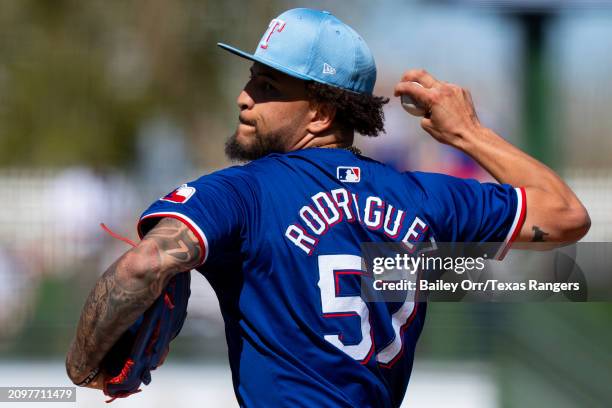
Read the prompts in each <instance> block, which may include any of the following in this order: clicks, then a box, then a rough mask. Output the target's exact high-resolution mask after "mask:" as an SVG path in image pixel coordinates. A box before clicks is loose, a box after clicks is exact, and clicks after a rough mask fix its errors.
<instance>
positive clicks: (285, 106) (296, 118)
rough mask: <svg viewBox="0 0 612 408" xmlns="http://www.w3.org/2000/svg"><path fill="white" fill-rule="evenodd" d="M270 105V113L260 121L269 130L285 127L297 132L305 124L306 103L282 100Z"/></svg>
mask: <svg viewBox="0 0 612 408" xmlns="http://www.w3.org/2000/svg"><path fill="white" fill-rule="evenodd" d="M275 105H276V106H271V110H270V115H269V116H268V117H267V118H266V120H262V122H263V123H264V124H265V125H266V128H267V129H269V130H272V129H285V130H288V131H292V132H299V130H300V129H301V128H302V127H304V126H305V122H306V118H307V116H306V115H307V112H308V104H306V103H304V102H303V101H292V102H283V103H278V104H275Z"/></svg>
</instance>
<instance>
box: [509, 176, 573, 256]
mask: <svg viewBox="0 0 612 408" xmlns="http://www.w3.org/2000/svg"><path fill="white" fill-rule="evenodd" d="M525 196H526V200H525V201H526V216H525V222H524V223H523V226H522V228H521V230H520V233H519V235H518V236H517V238H516V242H544V243H546V242H547V243H549V244H548V245H547V244H537V245H532V246H531V247H530V249H551V248H554V247H557V246H559V245H562V244H564V243H571V242H575V241H577V240H579V239H580V238H581V237H582V236H583V235H584V233H583V231H582V230H583V228H581V227H582V226H583V224H584V221H583V217H584V214H585V211H583V210H584V209H583V208H580V209H576V208H573V207H570V206H568V205H566V203H564V202H562V201H560V200H559V199H558V198H557V197H556V196H555V195H553V194H551V193H549V192H547V191H544V190H542V189H539V188H534V187H525ZM520 247H525V246H524V245H523V246H520V245H517V248H520Z"/></svg>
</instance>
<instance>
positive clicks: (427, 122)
mask: <svg viewBox="0 0 612 408" xmlns="http://www.w3.org/2000/svg"><path fill="white" fill-rule="evenodd" d="M421 127H422V128H423V130H425V131H426V132H427V133H431V132H432V130H433V127H434V126H433V123H432V121H431V119H430V118H423V119H421Z"/></svg>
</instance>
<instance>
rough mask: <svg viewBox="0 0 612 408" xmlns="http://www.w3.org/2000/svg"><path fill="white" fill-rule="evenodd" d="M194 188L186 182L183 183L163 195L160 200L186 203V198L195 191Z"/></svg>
mask: <svg viewBox="0 0 612 408" xmlns="http://www.w3.org/2000/svg"><path fill="white" fill-rule="evenodd" d="M195 191H196V189H195V188H193V187H190V186H188V185H187V184H183V185H182V186H180V187H179V188H177V189H176V190H174V191H173V192H171V193H170V194H168V195H165V196H163V197H162V198H160V200H163V201H170V202H172V203H178V204H183V203H186V202H187V200H189V199H190V198H191V196H192V195H193V193H195Z"/></svg>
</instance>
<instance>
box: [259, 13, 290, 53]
mask: <svg viewBox="0 0 612 408" xmlns="http://www.w3.org/2000/svg"><path fill="white" fill-rule="evenodd" d="M283 28H285V22H284V21H283V20H280V19H278V18H273V19H272V21H270V24H269V25H268V31H267V32H266V34H264V38H265V39H264V40H263V41H262V42H261V45H260V47H261V48H264V49H265V48H268V42H269V41H270V37H272V34H274V31H277V32H279V33H280V32H281V31H283Z"/></svg>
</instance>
